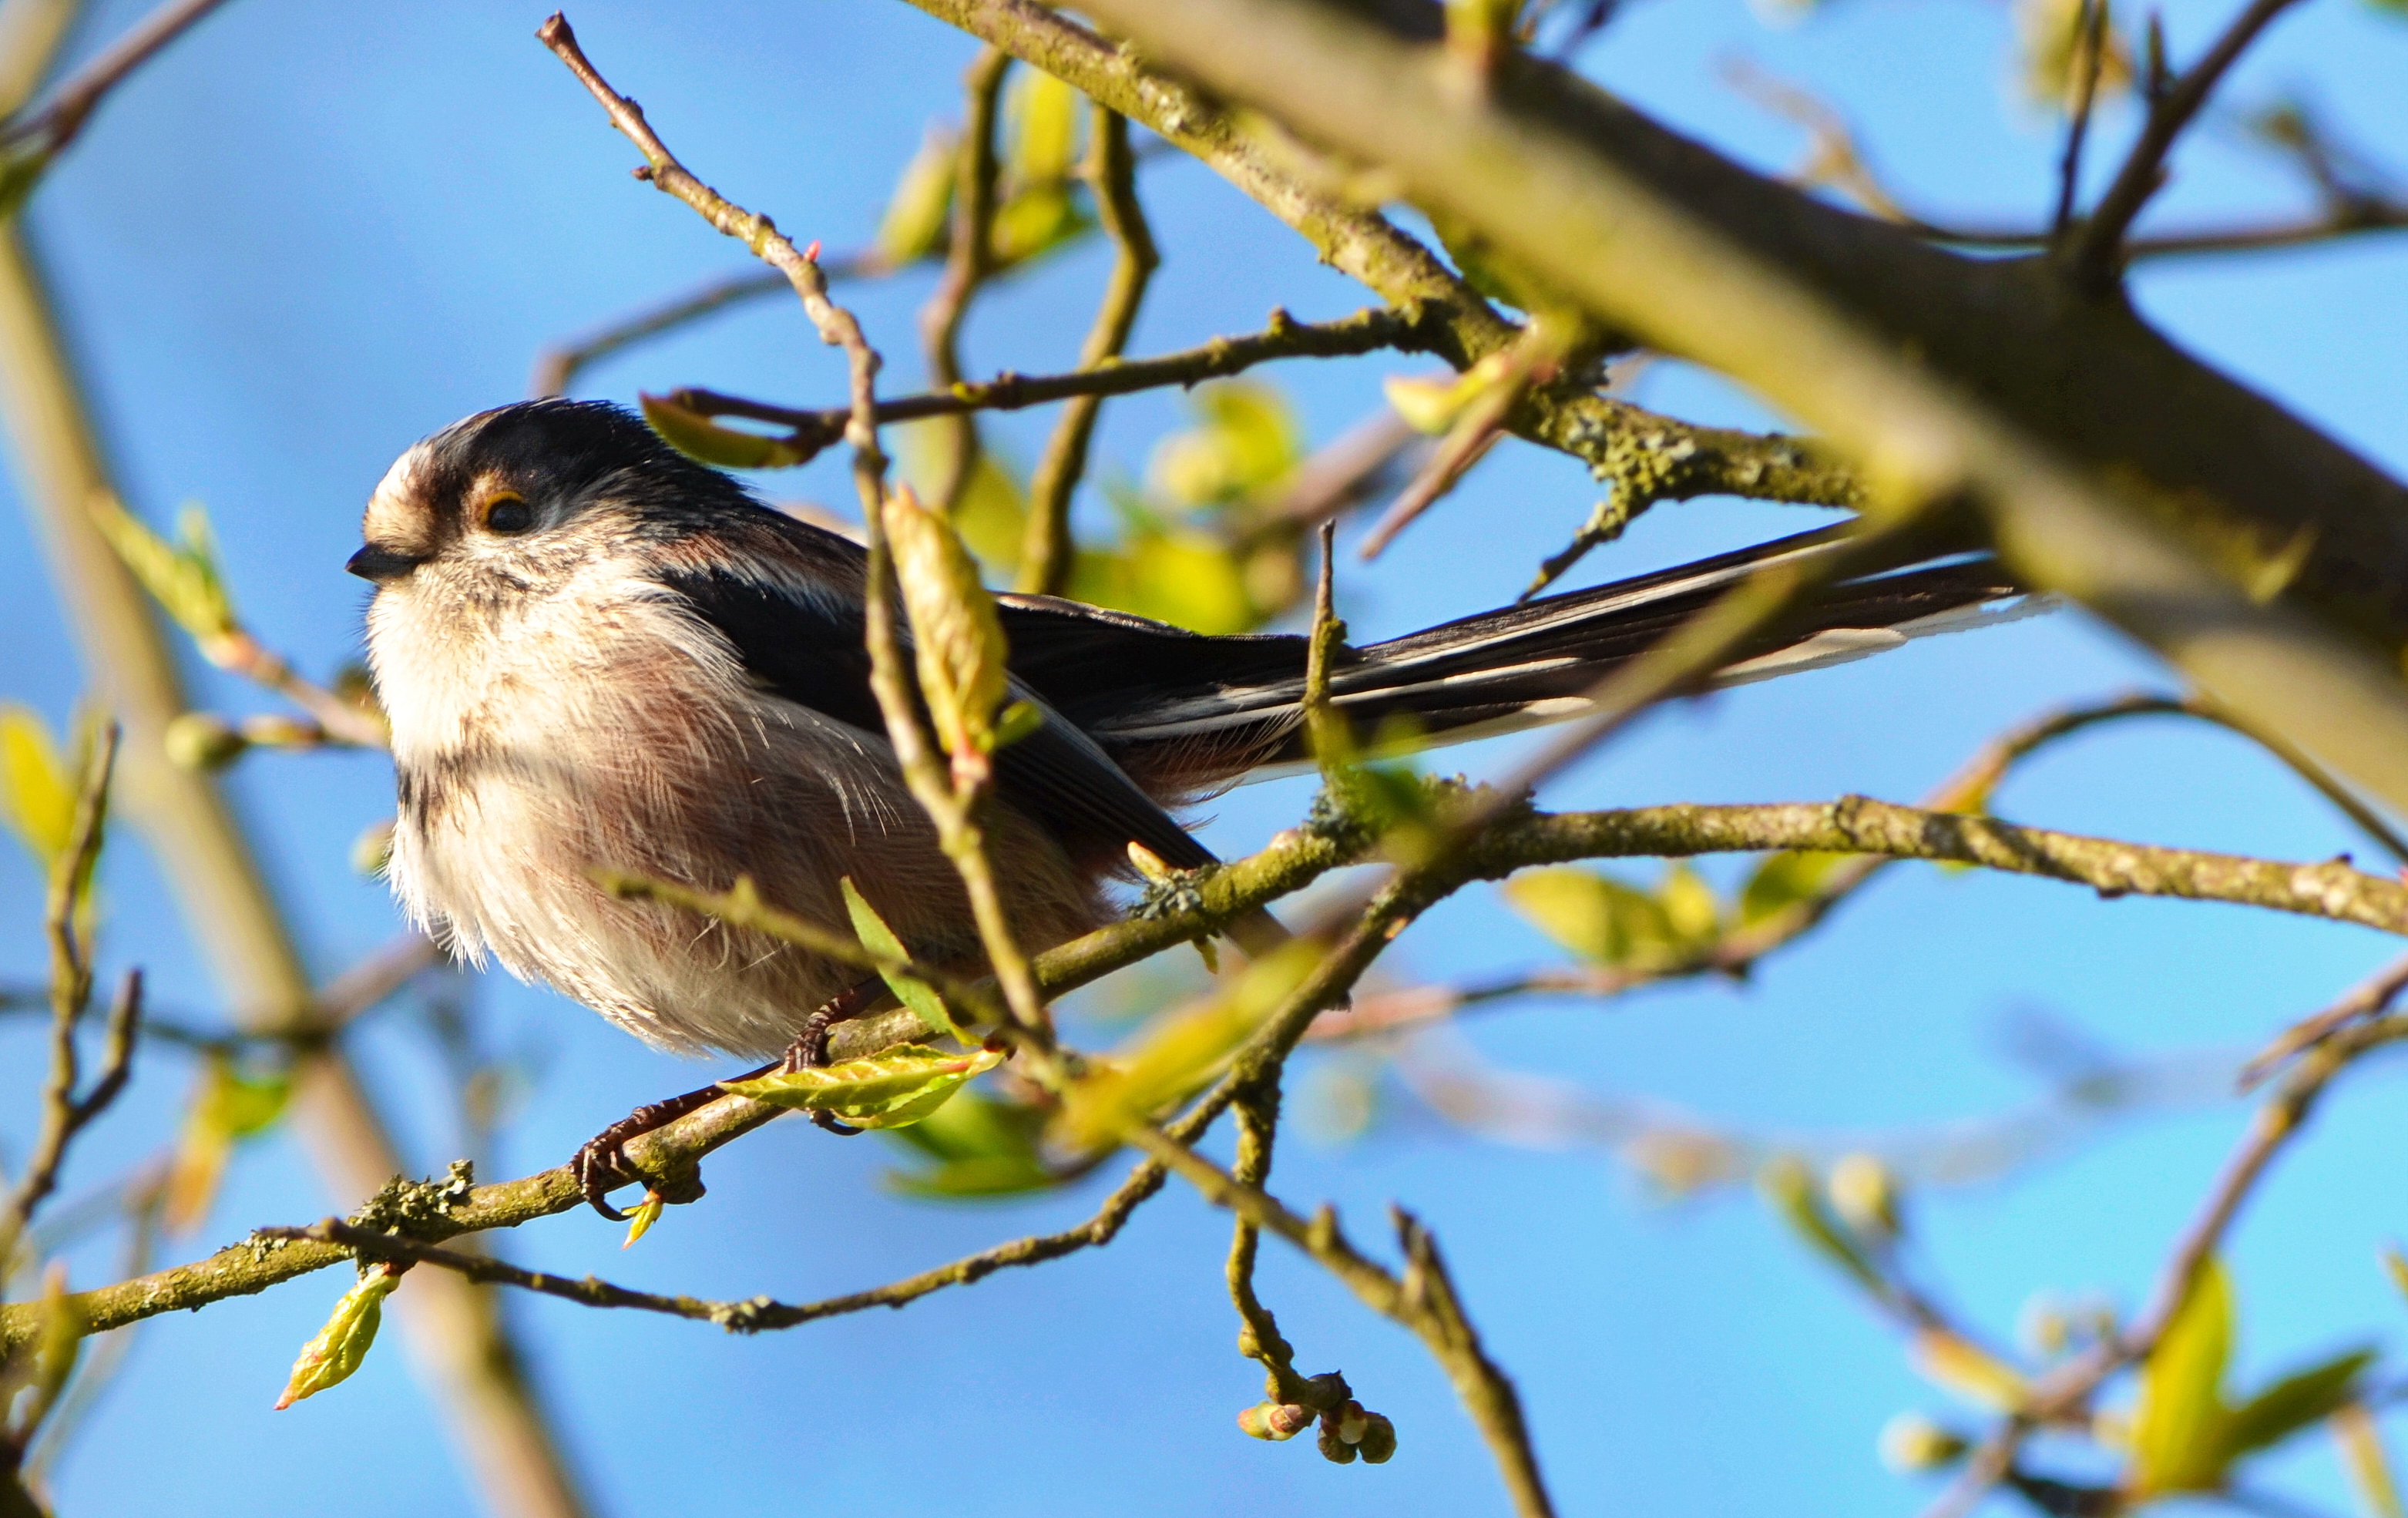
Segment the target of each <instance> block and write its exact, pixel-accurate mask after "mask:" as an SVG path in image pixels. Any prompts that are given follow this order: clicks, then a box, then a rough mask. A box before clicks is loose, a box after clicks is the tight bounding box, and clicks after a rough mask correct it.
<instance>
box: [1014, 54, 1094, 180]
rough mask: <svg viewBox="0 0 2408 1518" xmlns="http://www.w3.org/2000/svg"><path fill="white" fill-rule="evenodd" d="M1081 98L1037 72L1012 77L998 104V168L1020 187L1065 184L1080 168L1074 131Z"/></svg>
mask: <svg viewBox="0 0 2408 1518" xmlns="http://www.w3.org/2000/svg"><path fill="white" fill-rule="evenodd" d="M1083 99H1084V97H1083V96H1082V95H1081V94H1080V93H1079V92H1078V91H1077V90H1075V89H1073V88H1072V87H1071V86H1069V85H1068V84H1066V83H1064V82H1063V81H1062V80H1061V79H1056V78H1055V77H1054V76H1053V75H1051V74H1048V73H1045V72H1044V71H1043V70H1041V69H1034V68H1024V69H1021V70H1019V71H1018V72H1016V73H1015V74H1014V75H1013V76H1012V79H1011V87H1010V88H1009V89H1008V90H1007V91H1006V92H1005V94H1004V101H1003V139H1004V140H1003V151H1002V154H1001V163H1000V165H999V167H1000V169H1001V171H1002V174H1003V176H1004V177H1005V179H1007V180H1008V181H1010V182H1011V183H1013V184H1019V185H1035V184H1043V183H1046V182H1048V181H1059V180H1062V179H1068V178H1069V177H1070V176H1071V174H1072V173H1073V172H1074V171H1075V170H1076V169H1077V168H1078V165H1079V135H1080V134H1079V125H1080V122H1082V121H1083V120H1084V119H1085V117H1086V112H1085V111H1084V110H1082V108H1081V106H1082V102H1083Z"/></svg>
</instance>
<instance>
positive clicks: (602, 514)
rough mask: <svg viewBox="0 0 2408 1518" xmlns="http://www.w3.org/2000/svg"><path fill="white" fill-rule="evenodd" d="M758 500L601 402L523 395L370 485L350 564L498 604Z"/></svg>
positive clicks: (417, 593)
mask: <svg viewBox="0 0 2408 1518" xmlns="http://www.w3.org/2000/svg"><path fill="white" fill-rule="evenodd" d="M731 507H733V508H737V509H738V510H743V509H747V508H752V502H751V500H750V497H749V496H747V495H746V494H745V492H744V490H743V487H741V486H740V485H738V484H737V483H736V481H734V480H730V479H729V478H728V477H727V476H725V475H723V474H721V473H719V472H718V471H717V470H715V469H711V468H708V467H706V466H705V465H700V464H696V463H695V462H694V461H693V460H691V459H688V458H686V457H684V456H683V455H681V454H680V453H678V452H677V451H674V450H672V449H671V448H670V447H669V446H668V445H667V444H666V443H664V442H663V441H661V439H660V437H659V435H657V434H656V433H654V432H653V431H652V428H650V427H648V426H646V425H645V424H644V422H643V420H642V419H641V418H639V417H638V416H637V415H635V414H634V413H633V412H631V411H629V410H627V409H626V408H624V407H619V406H613V405H610V404H609V403H607V402H602V401H569V400H544V401H523V402H520V403H519V404H517V405H514V406H504V407H498V408H495V409H494V410H491V411H480V412H479V413H478V414H477V415H475V416H472V417H469V418H468V419H466V421H463V422H454V423H452V425H451V426H449V427H446V428H444V429H443V430H442V431H441V432H438V433H436V434H435V435H434V436H433V437H427V438H425V439H423V441H421V442H419V443H417V444H415V445H413V446H412V447H411V448H410V449H409V451H407V452H405V453H403V454H402V455H401V457H400V458H398V459H396V460H394V465H393V467H392V468H391V469H389V470H387V471H386V473H385V477H384V480H382V482H380V484H379V485H378V486H377V488H376V494H374V495H373V496H371V497H370V498H369V501H368V508H367V514H366V520H365V521H364V522H363V523H362V524H361V535H362V537H364V538H366V544H365V546H364V547H362V548H361V549H360V551H358V552H356V553H354V554H352V555H351V562H350V564H349V565H348V566H346V567H347V568H349V569H350V570H351V573H353V574H355V575H358V576H359V577H360V578H362V579H363V580H373V581H374V582H375V583H376V584H377V586H378V588H379V598H380V600H381V599H384V598H385V597H387V596H391V595H395V594H399V595H403V596H407V597H409V598H410V599H422V598H442V599H447V600H457V601H459V602H460V603H462V604H463V606H464V609H465V607H466V606H471V605H484V606H494V605H497V604H500V603H504V602H507V601H509V600H512V599H515V598H521V597H524V596H526V595H529V594H540V593H542V592H543V591H545V590H548V589H551V588H552V587H553V586H556V585H557V584H559V583H560V582H561V581H562V580H565V579H566V578H567V577H569V576H572V575H574V574H576V573H577V572H578V571H579V570H580V569H581V568H583V567H585V566H587V565H589V564H590V563H591V562H592V561H593V560H594V559H595V557H596V556H597V555H603V554H608V553H610V552H612V551H618V550H623V549H626V548H630V547H634V546H637V545H640V544H642V543H644V542H646V541H659V540H662V539H665V538H671V537H679V536H681V535H683V534H686V533H690V532H692V531H694V530H695V528H697V527H700V526H704V525H707V524H708V523H710V520H711V519H712V518H713V517H715V516H716V517H724V513H725V512H726V511H727V509H728V508H731Z"/></svg>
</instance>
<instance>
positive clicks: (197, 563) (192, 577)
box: [92, 494, 242, 652]
mask: <svg viewBox="0 0 2408 1518" xmlns="http://www.w3.org/2000/svg"><path fill="white" fill-rule="evenodd" d="M92 520H93V526H95V527H97V528H99V529H100V536H101V537H104V538H106V539H107V540H108V546H109V547H110V548H112V549H114V550H116V551H117V556H118V558H120V559H122V561H124V564H125V567H126V568H127V569H129V570H131V571H132V572H133V575H134V578H135V579H136V580H140V581H141V582H142V588H143V589H144V590H146V591H149V592H150V595H151V598H152V599H153V600H156V601H157V602H158V603H159V605H160V606H161V607H163V608H165V610H166V612H167V615H169V616H171V617H173V618H175V619H176V623H177V624H178V625H179V626H180V627H182V628H183V629H184V631H186V632H188V633H190V634H192V635H193V640H194V641H196V642H198V643H199V644H201V645H202V650H203V652H208V646H209V645H210V644H212V643H214V642H216V641H218V640H219V639H222V638H225V637H232V636H234V635H235V634H236V633H239V632H240V631H241V630H242V624H241V623H240V622H239V621H238V620H236V617H235V614H234V602H233V600H232V599H231V598H230V597H229V596H228V595H227V594H226V589H225V582H224V580H222V578H220V576H219V574H218V562H217V541H216V538H215V537H214V536H213V535H212V534H211V533H210V531H209V519H208V513H207V512H205V511H203V510H202V509H201V508H199V507H197V506H193V507H187V508H184V514H183V519H182V523H181V529H182V539H183V540H182V541H181V542H180V543H170V542H168V541H167V540H166V539H165V538H164V537H160V536H159V535H158V534H157V533H155V532H153V531H151V530H150V524H149V523H145V522H143V521H142V520H141V519H140V518H138V517H136V516H135V515H134V514H133V513H132V512H130V511H128V510H126V509H125V508H124V507H123V506H122V505H120V504H119V503H118V501H117V499H116V497H114V496H111V495H106V494H103V495H95V496H93V500H92Z"/></svg>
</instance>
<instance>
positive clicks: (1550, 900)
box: [1499, 866, 1679, 965]
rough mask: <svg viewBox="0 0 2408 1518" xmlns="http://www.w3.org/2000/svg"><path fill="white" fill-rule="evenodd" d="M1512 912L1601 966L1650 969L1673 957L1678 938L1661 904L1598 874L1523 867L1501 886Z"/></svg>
mask: <svg viewBox="0 0 2408 1518" xmlns="http://www.w3.org/2000/svg"><path fill="white" fill-rule="evenodd" d="M1499 889H1500V890H1501V891H1502V892H1503V893H1504V896H1505V899H1506V901H1507V902H1508V903H1509V904H1511V905H1512V908H1513V909H1514V910H1515V911H1518V912H1520V913H1521V914H1522V915H1523V916H1524V917H1526V918H1527V919H1529V921H1530V924H1531V925H1532V926H1534V927H1536V928H1538V930H1539V931H1540V932H1541V933H1544V934H1545V935H1546V936H1547V937H1548V938H1553V939H1555V942H1557V943H1559V944H1561V945H1563V946H1564V947H1565V948H1566V949H1569V950H1570V951H1571V952H1573V953H1575V954H1578V955H1579V956H1580V957H1581V958H1583V959H1585V960H1589V961H1591V962H1592V963H1595V964H1599V965H1633V964H1638V965H1648V964H1656V963H1662V962H1665V961H1668V960H1670V959H1672V958H1674V957H1676V948H1675V946H1676V944H1677V943H1678V941H1679V934H1678V933H1677V931H1676V930H1675V928H1674V927H1673V924H1672V921H1671V918H1670V915H1669V914H1668V913H1667V912H1666V910H1665V906H1664V903H1663V902H1662V901H1660V900H1658V899H1657V898H1656V896H1654V895H1650V894H1649V893H1647V892H1645V891H1641V890H1639V889H1637V888H1636V887H1633V886H1629V885H1626V884H1624V883H1623V882H1622V881H1617V880H1615V879H1614V878H1613V877H1612V876H1610V875H1606V874H1603V873H1601V872H1599V871H1597V870H1591V869H1579V868H1575V867H1573V866H1561V867H1556V868H1549V869H1526V870H1523V871H1522V872H1521V873H1519V874H1517V875H1515V876H1513V877H1512V879H1511V880H1508V881H1506V882H1505V883H1504V885H1503V886H1501V887H1500V888H1499Z"/></svg>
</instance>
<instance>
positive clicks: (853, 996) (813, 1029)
mask: <svg viewBox="0 0 2408 1518" xmlns="http://www.w3.org/2000/svg"><path fill="white" fill-rule="evenodd" d="M884 989H885V985H884V983H883V982H882V981H863V982H862V983H861V984H859V985H857V986H854V987H853V989H852V990H850V991H847V992H844V993H843V994H842V995H838V996H836V997H834V998H833V999H831V1000H829V1001H826V1002H824V1003H822V1004H821V1005H820V1007H819V1008H818V1010H815V1011H813V1012H812V1013H811V1015H810V1016H809V1017H807V1018H805V1019H804V1020H803V1031H802V1032H800V1033H797V1034H796V1035H795V1041H794V1042H793V1043H790V1044H788V1045H787V1046H786V1052H785V1053H784V1054H782V1055H781V1056H779V1059H778V1063H777V1065H776V1066H774V1067H773V1068H776V1069H781V1070H815V1069H818V1068H820V1067H822V1066H824V1065H825V1064H827V1063H828V1035H829V1034H830V1033H832V1032H834V1031H835V1030H836V1025H837V1024H839V1023H841V1022H844V1021H845V1020H847V1019H848V1018H854V1017H859V1016H861V1015H862V1014H863V1013H864V1012H866V1011H867V1010H869V1009H870V1007H871V1006H872V1005H873V1004H874V1003H875V1002H876V1001H877V1000H878V996H879V993H881V992H882V991H883V990H884ZM810 1120H811V1122H812V1123H813V1124H815V1125H817V1126H818V1127H820V1128H823V1129H824V1130H825V1131H827V1132H829V1133H832V1134H835V1135H836V1136H837V1137H839V1138H852V1137H853V1136H854V1135H855V1134H858V1133H860V1132H861V1131H862V1130H861V1129H859V1128H856V1127H854V1126H853V1124H850V1123H840V1122H839V1121H838V1120H837V1119H836V1118H834V1117H832V1116H830V1115H829V1114H828V1113H826V1112H817V1111H815V1112H812V1113H810Z"/></svg>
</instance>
